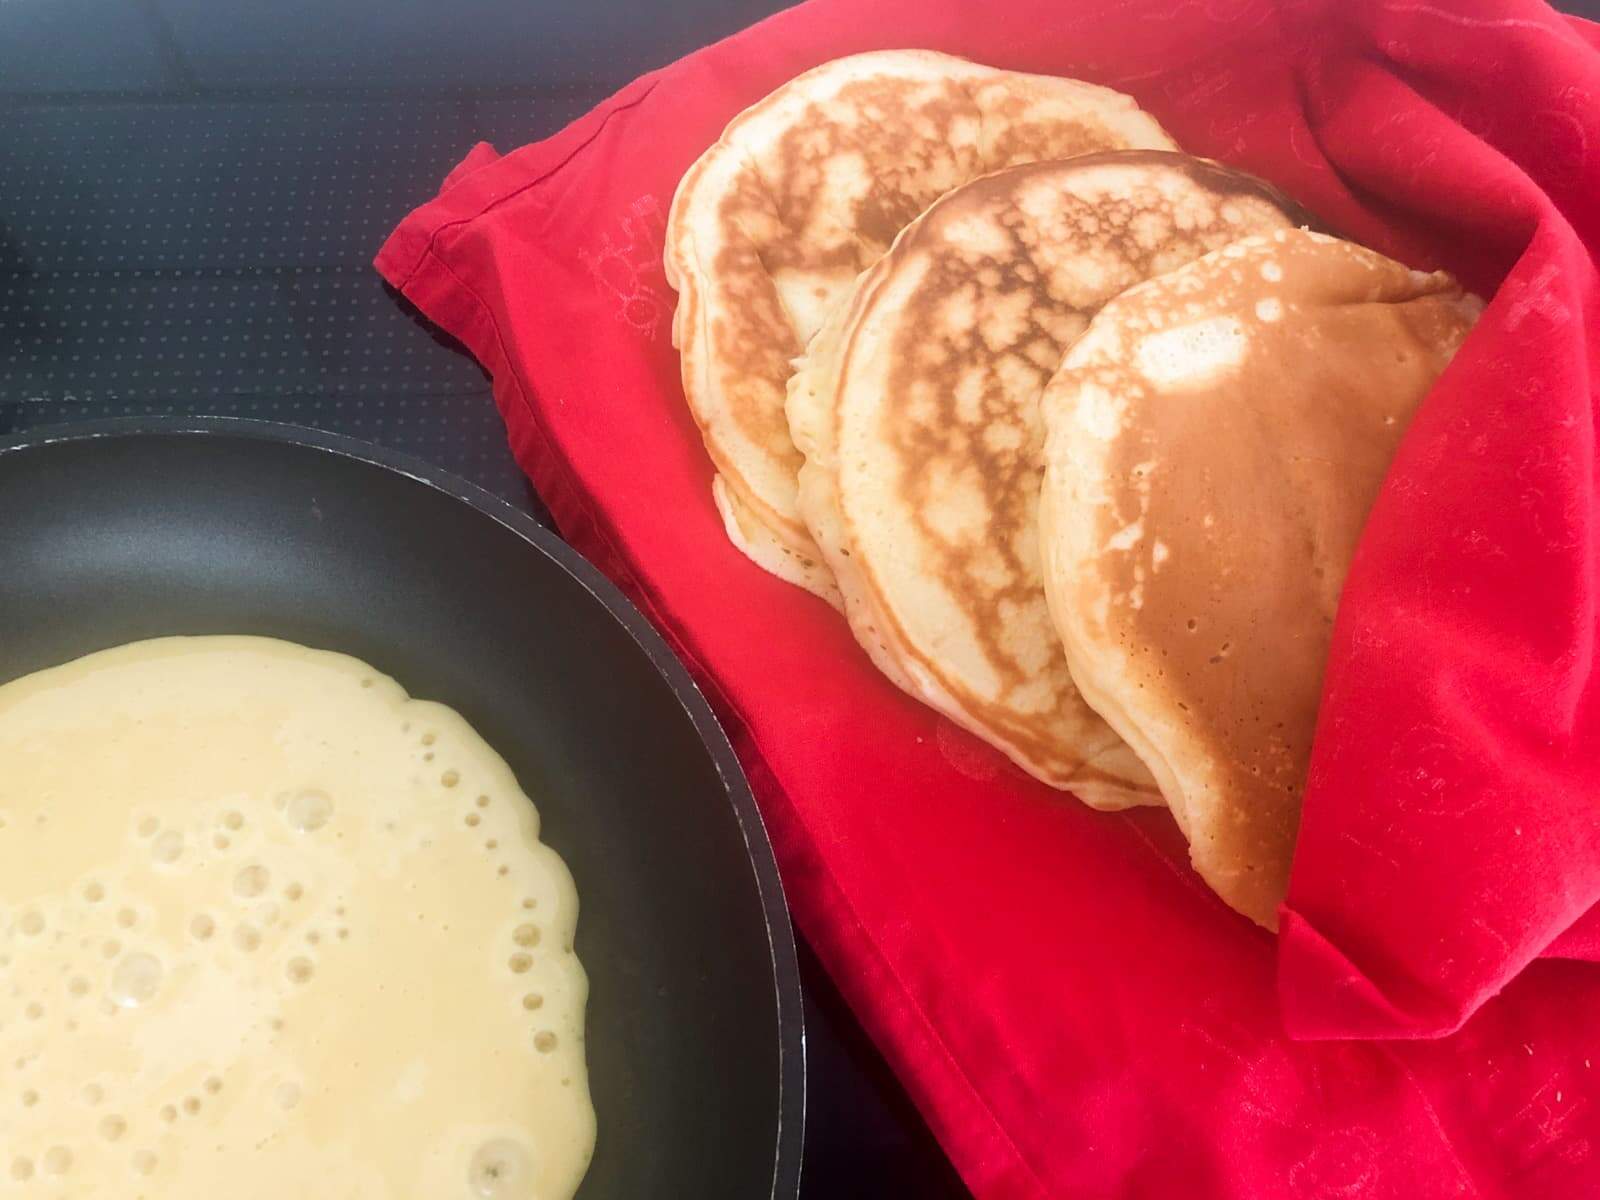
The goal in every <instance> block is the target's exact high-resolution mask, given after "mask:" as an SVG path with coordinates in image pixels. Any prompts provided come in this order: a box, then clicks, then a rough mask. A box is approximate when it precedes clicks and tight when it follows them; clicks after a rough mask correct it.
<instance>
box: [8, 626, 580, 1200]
mask: <svg viewBox="0 0 1600 1200" xmlns="http://www.w3.org/2000/svg"><path fill="white" fill-rule="evenodd" d="M0 762H3V763H4V764H5V770H4V772H3V773H0V1197H7V1198H10V1197H22V1196H27V1197H52V1198H54V1197H63V1198H65V1197H70V1198H71V1200H96V1198H102V1197H103V1198H104V1200H141V1198H143V1200H215V1198H217V1197H223V1196H226V1197H229V1198H230V1200H284V1198H285V1197H289V1196H317V1197H328V1198H329V1200H332V1198H334V1197H337V1198H339V1200H410V1198H413V1197H415V1198H419V1200H420V1198H422V1197H427V1198H428V1200H448V1198H450V1197H461V1198H463V1200H469V1198H474V1197H493V1198H513V1200H534V1198H539V1200H565V1198H567V1197H570V1196H571V1195H572V1194H573V1192H574V1191H575V1190H576V1189H577V1186H578V1183H579V1181H580V1180H581V1179H582V1177H583V1173H584V1171H585V1169H586V1167H587V1166H588V1162H589V1157H590V1154H591V1152H592V1150H593V1146H594V1136H595V1123H594V1111H593V1109H592V1108H591V1106H590V1102H589V1092H588V1081H587V1078H586V1076H585V1071H584V1046H583V1007H584V1000H585V996H586V992H587V982H586V979H585V977H584V973H583V969H582V967H581V966H580V965H579V963H578V960H577V958H576V957H575V956H574V954H573V951H572V936H573V926H574V922H575V919H576V916H577V895H576V892H575V891H574V888H573V883H572V878H571V876H570V875H569V874H568V872H567V869H566V867H565V865H564V864H563V863H562V862H561V860H560V858H559V857H557V855H556V854H555V852H554V851H553V850H551V849H550V848H549V847H547V846H545V845H543V844H542V843H541V842H540V841H539V840H538V832H539V830H538V816H537V814H536V812H535V811H534V808H533V806H532V805H531V804H530V803H529V801H528V799H527V797H526V796H524V795H523V793H522V792H521V790H520V789H519V788H518V786H517V783H516V780H515V779H514V778H513V776H512V774H511V771H510V769H509V768H508V767H507V766H506V764H505V763H504V762H503V761H502V760H501V759H500V757H499V756H498V755H496V754H495V753H494V751H492V750H491V749H490V748H489V747H488V746H487V745H485V744H484V742H483V741H482V740H481V739H480V738H479V737H478V736H477V735H476V734H475V733H474V732H473V731H472V729H471V728H469V727H468V725H467V724H466V723H465V721H463V720H462V719H461V718H460V717H459V716H457V715H456V714H455V713H454V712H452V711H450V710H449V709H446V708H444V707H442V706H440V705H437V704H432V703H425V702H422V701H416V700H408V699H407V697H406V694H405V692H404V691H403V690H402V689H401V688H400V686H399V685H398V684H397V683H395V682H394V681H393V680H391V679H388V678H386V677H385V676H383V675H381V674H379V673H378V672H376V671H374V670H372V669H371V668H370V667H368V666H366V665H365V664H363V663H361V662H358V661H357V660H355V659H352V658H347V657H344V656H342V655H336V654H329V653H325V652H321V651H315V650H308V649H305V648H303V647H299V646H295V645H291V644H289V643H286V642H278V641H271V640H267V639H260V638H242V637H208V638H170V639H163V640H159V641H151V642H142V643H138V644H135V645H131V646H124V647H121V648H119V649H115V650H109V651H106V652H104V653H101V654H96V655H92V656H90V657H88V658H85V659H81V660H79V661H77V662H74V663H71V664H69V665H67V666H64V667H59V668H56V669H54V670H50V671H44V672H41V673H39V674H36V675H33V676H30V677H28V678H26V679H22V680H19V681H17V682H14V683H12V684H9V685H7V686H5V687H0Z"/></svg>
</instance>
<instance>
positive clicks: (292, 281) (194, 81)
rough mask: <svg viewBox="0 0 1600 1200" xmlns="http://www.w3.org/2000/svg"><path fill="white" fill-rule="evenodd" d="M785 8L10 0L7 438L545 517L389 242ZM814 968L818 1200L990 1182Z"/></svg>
mask: <svg viewBox="0 0 1600 1200" xmlns="http://www.w3.org/2000/svg"><path fill="white" fill-rule="evenodd" d="M778 7H781V4H780V3H778V2H776V0H671V2H670V3H668V2H666V0H661V2H657V0H583V2H582V3H576V4H571V3H559V4H558V3H555V2H553V0H453V2H452V3H445V2H444V0H0V436H4V435H5V434H7V433H10V432H14V431H23V430H28V429H32V428H36V427H39V426H44V425H51V424H59V423H61V422H64V421H74V420H80V419H86V418H94V417H106V416H122V415H133V414H155V413H182V414H191V415H197V414H219V415H226V416H248V417H258V418H264V419H268V420H277V421H288V422H293V423H297V424H303V425H310V426H314V427H318V428H323V429H328V430H332V431H334V432H339V433H345V434H350V435H352V436H355V437H359V438H364V439H367V440H369V441H372V442H376V443H378V444H380V445H384V446H389V447H393V448H396V449H400V450H404V451H407V452H409V453H412V454H416V455H419V456H420V457H422V458H425V459H428V460H431V461H432V462H435V463H437V464H439V465H441V466H443V467H446V468H448V469H449V470H452V471H455V472H457V473H459V474H461V475H464V476H466V477H467V478H469V479H472V480H473V481H475V482H477V483H478V484H480V485H481V486H484V487H486V488H488V489H490V490H491V491H494V492H497V493H499V494H500V495H502V496H505V497H507V498H508V499H511V500H513V501H514V502H517V503H520V504H522V505H523V506H524V507H527V508H529V509H530V510H532V511H534V512H535V513H536V514H539V513H540V512H541V509H540V507H539V505H538V504H537V501H536V500H535V499H534V498H533V497H532V495H531V493H530V492H529V490H528V487H527V485H526V483H525V481H524V479H523V477H522V475H521V473H520V472H519V471H518V470H517V468H516V466H515V464H514V463H513V462H512V460H511V455H510V453H509V451H508V450H507V448H506V443H505V434H504V429H503V426H502V425H501V423H500V419H499V416H498V415H497V413H496V412H495V410H494V405H493V401H492V399H491V397H490V393H489V388H488V384H487V381H486V380H485V378H484V376H483V374H482V372H481V371H480V370H479V369H478V367H477V365H476V364H475V363H473V362H472V361H471V360H470V359H469V358H467V357H466V356H464V355H462V354H460V353H459V352H457V351H455V350H454V349H452V348H450V347H449V346H448V345H447V344H446V343H445V342H444V341H443V339H440V338H439V337H437V335H435V334H434V333H433V332H432V331H431V330H430V329H429V328H428V327H427V326H426V324H425V323H423V322H422V321H420V320H418V319H417V318H416V317H415V315H414V313H412V312H411V311H410V310H409V309H408V307H407V306H405V305H404V304H403V303H401V302H399V301H398V300H397V299H396V298H395V297H394V296H393V295H392V294H390V293H388V292H387V291H386V290H385V288H384V287H383V286H382V285H381V284H380V282H379V281H378V279H377V277H376V275H375V274H374V273H373V271H372V270H371V267H370V265H369V264H370V262H371V259H372V255H373V254H374V253H375V252H376V250H377V248H378V246H379V245H380V244H381V242H382V240H383V238H384V237H385V236H386V235H387V234H388V232H389V230H390V229H391V228H392V227H393V226H394V225H395V223H396V222H397V221H398V220H399V219H400V218H401V217H402V216H404V215H405V213H406V212H407V211H409V210H410V209H411V208H413V207H414V206H415V205H416V204H418V203H420V202H421V201H422V200H425V199H426V198H427V197H428V195H429V194H430V193H431V192H432V191H433V189H434V188H436V187H437V185H438V181H439V180H440V179H441V178H442V177H443V176H444V174H445V173H446V172H447V171H448V170H449V169H450V167H451V166H453V165H454V164H455V163H456V161H457V160H459V158H460V157H461V156H462V155H463V154H464V153H465V152H466V151H467V149H468V148H469V147H470V146H471V145H472V144H473V143H474V142H476V141H480V140H486V141H490V142H493V143H494V144H496V145H497V146H498V147H499V148H500V149H502V150H506V149H510V148H511V147H513V146H516V145H519V144H521V143H523V142H526V141H530V140H533V139H535V138H539V137H543V136H545V135H547V134H549V133H551V132H554V131H555V130H556V129H558V128H559V127H560V126H561V125H563V124H565V123H566V122H568V121H570V120H571V119H573V118H574V117H577V116H579V115H581V114H582V113H583V112H584V111H586V110H587V109H588V108H590V107H591V106H592V105H594V104H595V103H597V102H598V101H599V100H601V99H603V98H604V97H605V96H607V95H609V94H610V93H611V92H613V91H615V90H616V89H617V88H618V87H620V86H621V85H622V84H624V83H626V82H627V81H628V80H629V79H631V78H633V77H634V76H635V75H637V74H639V73H641V72H643V71H646V70H649V69H651V68H653V67H655V66H659V65H661V64H663V63H666V62H669V61H671V60H672V59H674V58H676V57H678V56H679V55H681V54H683V53H686V52H687V51H689V50H692V49H693V48H695V47H696V46H699V45H703V44H705V43H706V42H709V41H712V40H714V39H716V38H718V37H721V36H723V35H725V34H727V33H731V32H733V31H734V30H736V29H738V28H741V27H742V26H744V25H747V24H749V23H751V22H752V21H754V20H757V19H759V18H760V17H762V16H764V15H766V14H767V13H768V12H770V11H772V10H773V9H776V8H778ZM486 31H487V32H486ZM0 519H3V516H0ZM802 963H803V972H804V974H805V976H806V979H807V984H808V996H807V1010H806V1020H807V1026H808V1040H809V1052H810V1070H811V1088H810V1094H811V1098H812V1105H811V1112H810V1115H809V1121H808V1126H809V1128H808V1144H807V1155H806V1166H805V1171H806V1183H805V1187H804V1192H805V1195H806V1196H808V1197H816V1198H818V1200H849V1198H851V1197H862V1198H867V1197H871V1198H873V1200H877V1198H879V1197H884V1196H916V1197H918V1198H919V1200H940V1198H941V1197H954V1196H959V1195H964V1192H963V1191H962V1189H961V1188H960V1185H959V1183H957V1182H956V1181H955V1179H954V1177H953V1174H952V1173H951V1171H950V1169H949V1167H948V1165H947V1164H946V1163H945V1161H944V1159H943V1157H942V1155H941V1154H940V1153H939V1151H938V1148H937V1146H936V1145H935V1144H934V1143H933V1141H932V1139H931V1138H930V1137H929V1135H928V1133H927V1131H926V1129H925V1128H923V1127H922V1125H921V1123H920V1122H919V1121H918V1119H917V1118H916V1116H915V1114H914V1113H913V1112H912V1111H911V1109H910V1107H909V1105H908V1103H907V1101H906V1100H905V1097H904V1095H903V1093H901V1092H900V1090H899V1088H898V1086H897V1085H896V1084H895V1082H894V1081H893V1079H892V1077H891V1076H890V1075H889V1074H888V1072H887V1070H886V1069H885V1068H884V1066H883V1064H882V1062H881V1061H880V1060H879V1059H878V1058H877V1056H876V1054H875V1053H874V1052H873V1050H872V1049H871V1047H870V1045H869V1044H868V1043H867V1042H866V1039H865V1038H864V1037H863V1036H862V1034H861V1032H860V1030H859V1029H858V1028H857V1027H856V1026H855V1024H854V1022H853V1021H852V1019H851V1018H850V1016H849V1014H848V1013H847V1012H846V1011H845V1009H844V1006H843V1004H842V1003H841V1002H840V1001H839V999H838V998H837V996H836V994H835V993H834V992H833V990H832V988H831V986H830V985H829V984H828V982H827V981H826V979H824V978H823V976H822V973H821V971H820V969H819V968H818V967H817V965H816V962H815V960H814V959H813V958H811V956H810V955H809V954H807V953H806V952H805V951H804V949H802Z"/></svg>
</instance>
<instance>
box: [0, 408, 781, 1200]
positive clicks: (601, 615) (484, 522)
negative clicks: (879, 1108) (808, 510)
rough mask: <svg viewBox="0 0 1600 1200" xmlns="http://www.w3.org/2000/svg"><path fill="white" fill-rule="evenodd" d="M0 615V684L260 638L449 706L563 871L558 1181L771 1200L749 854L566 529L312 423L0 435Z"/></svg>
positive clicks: (704, 732) (726, 754) (698, 708)
mask: <svg viewBox="0 0 1600 1200" xmlns="http://www.w3.org/2000/svg"><path fill="white" fill-rule="evenodd" d="M0 629H3V630H4V631H5V633H4V637H3V638H0V681H5V680H10V679H14V678H17V677H19V676H22V675H25V674H28V673H30V672H32V671H36V670H39V669H41V668H44V667H48V666H53V665H56V664H58V663H62V662H66V661H68V660H70V659H73V658H77V657H79V656H81V655H84V654H87V653H90V652H92V651H95V650H100V649H104V648H106V647H109V646H115V645H119V644H121V643H124V642H130V641H135V640H138V639H142V638H149V637H159V636H165V635H170V634H209V633H237V634H259V635H263V636H269V637H278V638H284V639H287V640H290V641H295V642H300V643H303V644H305V645H309V646H314V647H319V648H325V649H330V650H338V651H342V652H344V653H347V654H353V655H355V656H357V657H358V658H361V659H364V660H365V661H367V662H369V663H371V664H372V665H373V666H375V667H377V668H378V669H379V670H381V671H383V672H385V673H387V674H389V675H392V676H394V677H395V678H396V679H398V680H399V681H400V683H401V684H402V685H403V686H404V687H405V688H406V689H407V690H408V691H409V692H410V693H411V694H412V695H413V696H417V697H421V698H425V699H429V700H438V701H441V702H443V703H445V704H447V705H449V706H451V707H452V708H454V709H456V710H457V711H458V712H460V713H461V714H462V715H463V716H464V717H465V718H466V719H467V720H468V721H469V722H471V723H472V725H473V726H474V727H475V728H476V729H477V730H478V732H479V733H481V734H482V735H483V737H484V738H485V739H486V740H487V741H488V742H489V744H490V745H491V746H493V747H494V748H495V749H496V750H497V751H499V752H500V753H501V754H502V755H503V756H504V757H505V758H506V760H507V761H508V762H509V763H510V764H511V766H512V768H513V769H514V770H515V771H516V774H517V778H518V779H519V781H520V782H521V783H522V785H523V787H524V789H525V790H526V791H527V792H528V794H529V795H530V796H531V797H533V799H534V801H535V803H536V804H537V805H538V806H539V810H540V813H541V816H542V820H543V837H544V840H545V841H546V842H548V843H549V844H550V845H552V846H553V847H555V849H556V850H557V851H558V852H559V853H560V854H561V856H562V857H563V858H564V859H565V860H566V862H567V864H568V866H570V867H571V869H572V873H573V876H574V877H575V879H576V880H577V885H578V897H579V902H580V911H579V918H578V937H577V950H578V956H579V958H580V959H581V960H582V962H583V965H584V967H585V969H586V970H587V972H588V975H589V981H590V998H589V1006H588V1016H587V1026H588V1034H587V1048H588V1060H589V1079H590V1084H591V1087H592V1091H593V1097H594V1105H595V1111H596V1115H597V1118H598V1123H599V1139H598V1143H597V1146H596V1149H595V1157H594V1163H593V1165H592V1167H591V1168H590V1171H589V1175H588V1177H587V1178H586V1179H585V1181H584V1184H583V1187H582V1188H581V1189H580V1191H579V1196H580V1197H582V1198H583V1200H613V1198H615V1200H622V1198H624V1197H627V1198H630V1200H632V1198H636V1197H647V1196H650V1197H654V1196H694V1197H696V1198H697V1200H721V1198H723V1197H727V1198H728V1200H751V1198H753V1197H758V1196H769V1195H770V1196H773V1197H775V1198H779V1200H792V1197H794V1195H795V1194H796V1191H797V1189H798V1180H799V1170H800V1147H801V1139H802V1128H803V1124H804V1088H805V1082H804V1075H805V1070H804V1049H803V1036H802V1030H801V1015H800V992H799V982H798V975H797V971H796V966H795V952H794V942H793V938H792V935H791V932H790V928H789V922H788V916H787V912H786V910H785V908H784V904H783V896H782V891H781V889H780V886H779V883H778V876H777V872H776V869H775V867H774V864H773V860H772V853H771V849H770V847H769V846H768V843H767V840H766V835H765V832H764V831H763V829H762V826H761V822H760V818H759V816H758V815H757V813H756V809H755V806H754V804H753V802H752V801H751V798H750V794H749V790H748V788H747V786H746V784H745V782H744V777H743V775H742V774H741V773H740V771H739V768H738V764H737V762H736V761H735V759H734V757H733V754H732V751H731V750H730V749H729V747H728V744H727V742H726V740H725V739H724V737H723V735H722V732H721V730H720V729H719V728H718V727H717V725H716V723H715V721H714V720H713V718H712V716H711V713H710V711H709V709H708V708H707V707H706V705H705V702H704V700H703V699H702V698H701V696H700V694H699V693H698V692H697V691H696V690H695V689H694V687H693V685H692V684H691V683H690V681H689V678H688V675H687V674H686V672H685V671H684V670H683V668H682V666H681V665H680V664H679V663H678V662H677V661H676V660H675V659H673V658H672V656H671V655H670V653H669V652H668V651H667V649H666V646H665V645H664V643H662V641H661V640H660V638H659V637H658V636H657V635H656V634H655V633H654V632H653V631H652V630H651V629H650V628H649V627H648V626H647V625H646V623H645V622H644V620H643V619H642V618H641V617H640V616H639V614H638V613H637V612H636V611H635V610H634V609H633V608H632V607H631V606H630V605H628V603H627V602H626V601H625V600H624V599H623V598H622V597H621V595H620V594H619V593H618V592H617V591H616V590H615V589H614V588H613V587H612V586H611V585H610V584H609V583H607V582H606V581H605V580H604V579H603V578H601V576H600V575H599V574H598V572H596V571H595V570H594V569H593V568H592V567H590V566H589V565H588V564H587V563H585V562H584V561H583V560H582V559H580V558H579V557H578V556H577V555H576V554H575V553H574V552H573V551H571V550H570V549H569V548H568V547H566V546H565V545H564V544H563V543H562V542H561V541H560V540H559V539H557V538H556V537H554V536H553V535H552V534H550V533H548V532H547V531H545V530H543V529H541V528H540V527H538V526H537V525H536V524H535V523H534V522H533V521H531V520H530V519H529V518H527V517H526V516H524V515H523V514H521V513H518V512H517V511H516V510H514V509H512V508H511V507H509V506H508V505H505V504H503V503H502V502H500V501H498V500H495V499H493V498H492V497H490V496H488V495H487V494H486V493H483V492H480V491H478V490H477V489H476V488H473V487H472V486H471V485H470V484H467V483H464V482H462V481H460V480H456V479H453V478H450V477H448V476H444V475H442V474H441V473H438V472H435V471H433V470H432V469H431V468H428V467H426V466H424V465H423V464H420V463H417V462H414V461H411V460H407V459H404V458H402V457H400V456H395V455H390V454H388V453H387V452H385V451H381V450H378V449H376V448H374V447H370V446H365V445H363V444H361V443H358V442H352V441H349V440H347V439H343V438H338V437H333V436H330V435H325V434H321V433H315V432H312V431H309V430H300V429H291V428H288V427H282V426H272V425H265V424H259V423H254V422H243V421H220V420H171V421H135V422H107V423H103V424H99V425H75V426H73V427H72V429H71V430H70V432H66V431H64V432H61V433H60V434H59V435H53V434H52V432H51V431H49V430H41V431H37V432H35V433H33V434H31V435H30V436H29V437H28V438H27V439H25V440H22V441H12V442H0ZM440 986H449V984H448V982H445V981H441V984H440ZM451 1036H459V1035H456V1034H451V1033H444V1032H441V1037H446V1038H447V1037H451ZM441 1052H443V1053H448V1052H449V1050H448V1047H447V1046H446V1047H441Z"/></svg>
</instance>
